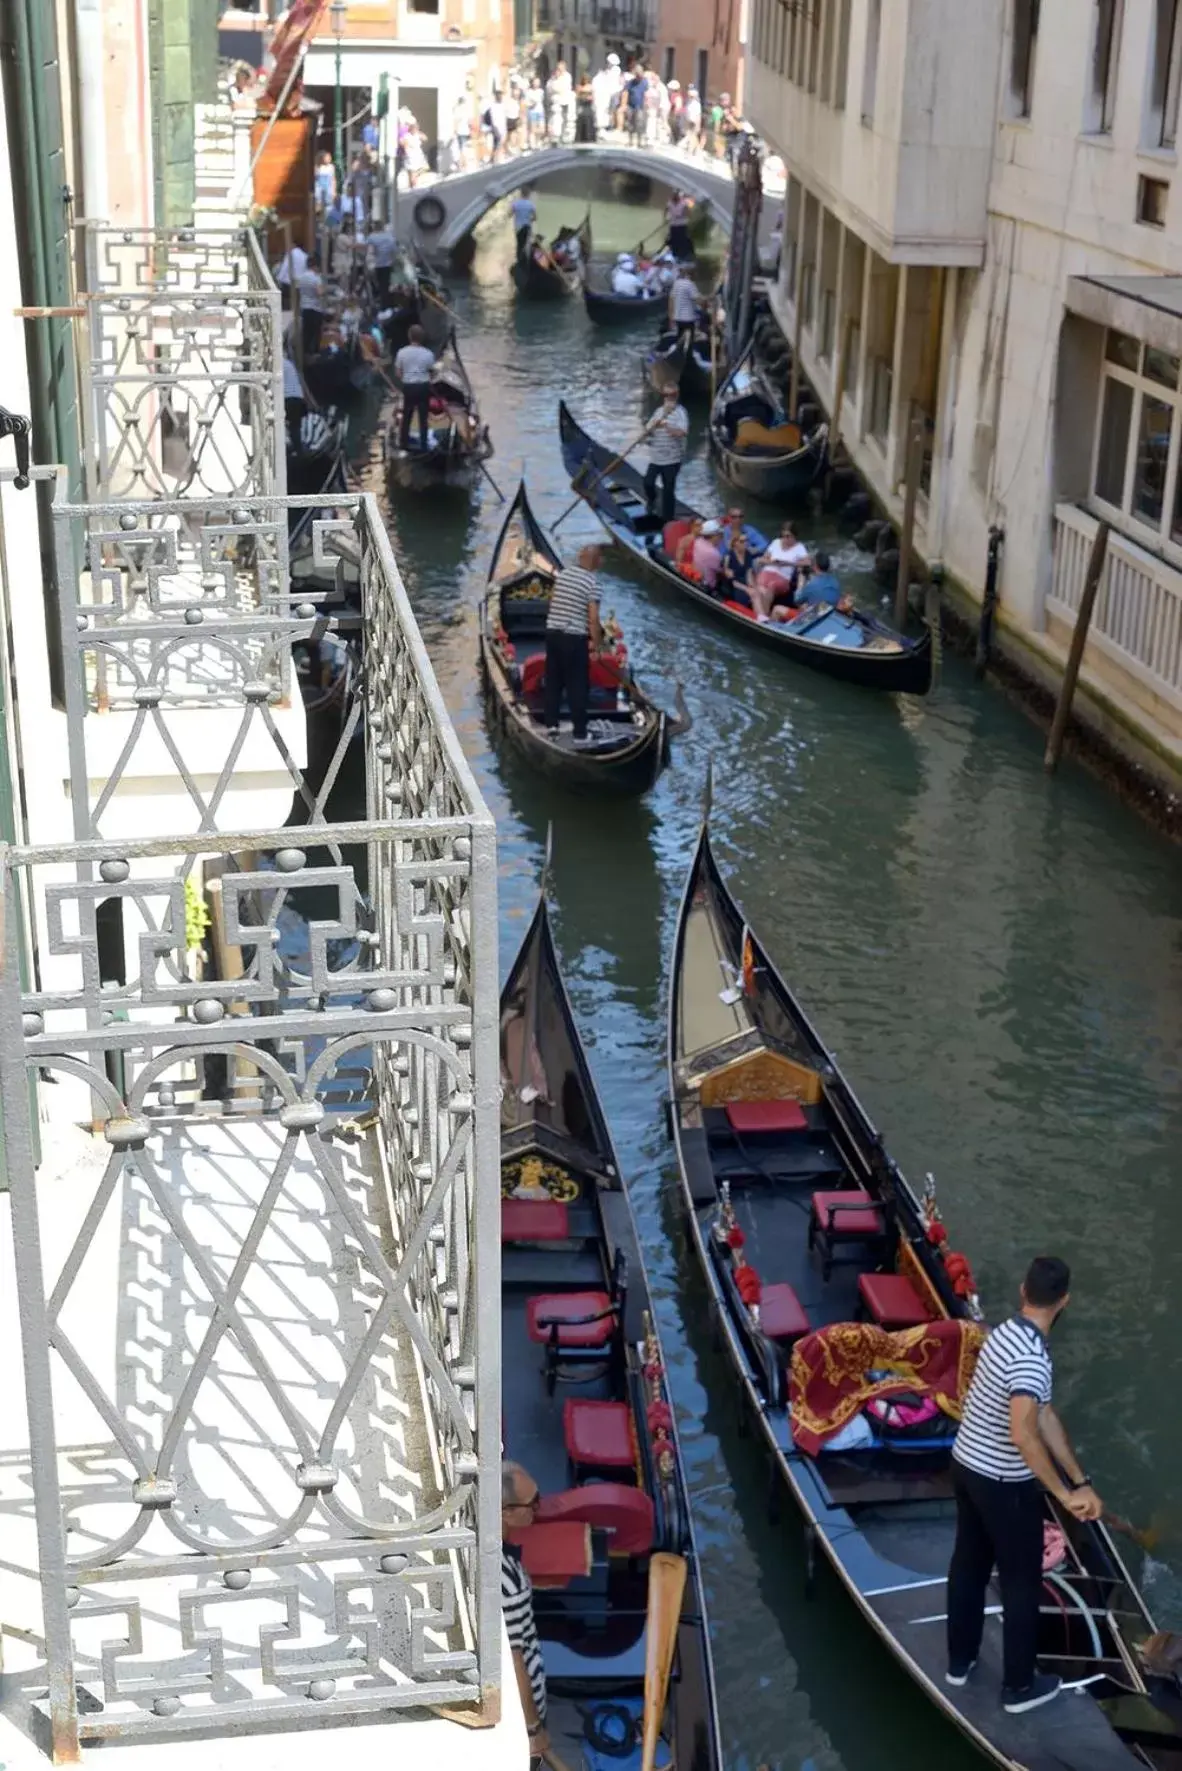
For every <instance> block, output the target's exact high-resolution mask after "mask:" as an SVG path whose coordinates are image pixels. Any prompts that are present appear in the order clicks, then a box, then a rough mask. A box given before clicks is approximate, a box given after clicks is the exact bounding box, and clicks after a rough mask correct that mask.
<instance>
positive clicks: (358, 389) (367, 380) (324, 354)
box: [303, 326, 374, 411]
mask: <svg viewBox="0 0 1182 1771" xmlns="http://www.w3.org/2000/svg"><path fill="white" fill-rule="evenodd" d="M303 373H304V384H305V386H306V387H307V389H308V393H309V395H310V396H311V398H312V399H313V400H315V402H316V404H317V405H318V406H336V407H338V408H339V409H340V410H341V411H347V410H349V409H351V408H352V407H353V406H355V405H357V404H358V402H359V401H360V400H362V399H363V398H364V397H365V394H366V392H367V390H368V389H369V387H370V386H371V385H372V383H373V379H374V370H373V364H372V363H371V362H370V360H369V358H368V357H367V356H366V354H365V349H364V346H363V344H362V340H361V334H360V332H359V331H358V329H357V328H356V327H354V326H350V327H348V328H346V329H345V330H344V331H341V329H340V328H339V327H338V328H337V329H336V331H335V332H334V333H333V335H332V337H331V341H330V342H329V343H327V344H326V345H325V346H324V347H323V349H321V350H319V351H316V352H314V353H313V354H311V355H307V356H305V358H304V369H303Z"/></svg>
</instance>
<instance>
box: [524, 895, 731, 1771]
mask: <svg viewBox="0 0 1182 1771" xmlns="http://www.w3.org/2000/svg"><path fill="white" fill-rule="evenodd" d="M501 1100H502V1107H501V1198H502V1224H501V1238H502V1248H501V1287H502V1306H501V1336H502V1341H501V1344H502V1354H503V1359H502V1372H503V1377H502V1432H503V1441H504V1454H505V1456H506V1457H507V1458H510V1459H512V1460H513V1461H514V1462H516V1463H518V1464H520V1465H522V1466H523V1467H524V1468H525V1469H526V1470H527V1471H528V1473H529V1475H530V1476H531V1477H532V1478H533V1479H534V1481H536V1483H537V1484H538V1487H539V1490H540V1493H541V1498H540V1500H539V1502H538V1504H537V1507H536V1511H535V1514H534V1520H533V1523H532V1524H529V1525H527V1526H524V1527H523V1528H522V1529H520V1530H517V1531H514V1532H511V1533H510V1539H511V1542H512V1543H513V1544H514V1545H515V1548H516V1550H517V1551H518V1552H519V1553H520V1555H521V1558H522V1561H523V1563H524V1566H525V1568H526V1570H527V1572H529V1573H530V1575H531V1578H532V1579H533V1581H534V1592H533V1608H534V1617H535V1622H536V1625H537V1630H538V1635H539V1638H540V1643H541V1648H542V1655H543V1661H544V1666H545V1674H546V1686H547V1712H546V1729H547V1733H548V1734H549V1737H550V1744H551V1749H552V1752H553V1753H554V1755H555V1758H554V1763H556V1764H557V1763H563V1764H567V1765H572V1766H573V1765H577V1764H580V1763H582V1764H586V1765H591V1764H594V1765H596V1766H606V1765H608V1764H611V1765H612V1766H619V1767H620V1771H637V1768H638V1767H639V1766H640V1765H641V1763H642V1755H643V1753H644V1740H645V1733H646V1725H647V1728H648V1731H649V1738H650V1744H651V1745H652V1746H653V1747H654V1748H655V1753H654V1755H653V1756H652V1757H650V1758H648V1759H647V1761H646V1762H647V1763H650V1764H655V1765H656V1766H657V1767H664V1766H669V1765H673V1766H676V1767H677V1768H678V1771H718V1768H719V1766H720V1764H721V1751H720V1746H719V1739H718V1722H717V1715H716V1708H715V1697H714V1675H713V1667H712V1664H711V1658H710V1642H709V1631H708V1628H707V1622H706V1617H705V1611H704V1601H703V1593H702V1582H701V1575H700V1570H699V1566H698V1558H697V1553H696V1549H695V1545H694V1538H693V1531H692V1527H691V1523H690V1510H689V1498H688V1494H687V1492H686V1482H685V1473H684V1468H683V1465H682V1460H681V1454H680V1449H679V1446H678V1441H677V1429H676V1424H675V1422H674V1417H673V1412H672V1407H671V1404H670V1398H669V1394H668V1390H667V1386H666V1379H665V1370H664V1361H663V1358H662V1353H661V1346H660V1342H659V1340H658V1337H657V1333H656V1328H655V1324H654V1320H653V1315H652V1305H651V1300H650V1297H649V1292H648V1284H647V1280H646V1277H645V1271H644V1264H643V1261H642V1259H641V1252H640V1242H639V1238H638V1236H637V1231H636V1224H635V1220H634V1218H633V1216H632V1212H631V1208H630V1205H629V1201H628V1195H627V1192H626V1190H625V1188H624V1184H623V1180H622V1177H621V1174H620V1167H619V1163H618V1161H617V1158H616V1154H615V1151H614V1149H613V1147H612V1141H611V1136H610V1133H609V1131H608V1128H607V1124H606V1121H605V1118H604V1113H603V1108H602V1105H601V1103H600V1100H599V1097H598V1095H597V1093H596V1089H595V1085H594V1083H593V1081H592V1079H591V1073H590V1070H589V1068H588V1065H587V1061H586V1057H585V1055H584V1052H583V1048H582V1044H581V1041H580V1039H579V1034H578V1029H577V1027H576V1025H575V1021H574V1016H573V1013H572V1010H571V1006H570V1002H569V999H568V997H567V994H566V989H565V986H564V984H563V980H562V976H561V973H560V970H559V965H558V957H557V954H556V952H555V948H554V942H553V938H552V936H551V932H550V924H549V918H548V916H547V912H546V903H545V896H544V893H543V896H542V897H541V899H540V900H539V903H538V907H537V910H536V912H535V914H534V918H533V921H532V923H531V925H530V928H529V930H528V932H527V934H526V937H525V941H524V943H523V945H522V948H521V951H520V953H519V954H518V956H517V959H516V961H515V962H514V965H513V969H512V971H511V972H510V974H509V978H508V980H507V982H506V984H505V988H504V991H503V993H502V996H501ZM543 1583H544V1584H543ZM662 1659H663V1660H664V1664H665V1665H666V1666H668V1667H670V1677H669V1678H668V1679H667V1680H666V1679H664V1678H663V1677H662V1676H661V1671H660V1667H659V1665H658V1662H660V1661H661V1660H662ZM646 1668H647V1674H646ZM510 1676H511V1675H510ZM595 1747H598V1749H599V1751H598V1752H595V1753H594V1754H593V1749H594V1748H595Z"/></svg>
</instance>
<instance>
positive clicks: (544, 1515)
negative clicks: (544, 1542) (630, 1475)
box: [533, 1482, 654, 1556]
mask: <svg viewBox="0 0 1182 1771" xmlns="http://www.w3.org/2000/svg"><path fill="white" fill-rule="evenodd" d="M535 1518H536V1520H537V1523H536V1524H535V1525H534V1527H533V1529H534V1530H535V1531H537V1530H539V1529H540V1527H541V1526H542V1525H544V1524H549V1523H550V1521H552V1520H560V1519H562V1520H571V1519H580V1520H583V1521H585V1523H586V1524H588V1525H590V1526H592V1527H593V1528H594V1529H595V1530H596V1531H606V1532H607V1533H608V1550H609V1552H610V1553H612V1554H615V1555H619V1556H643V1555H645V1554H646V1552H647V1551H649V1550H651V1549H652V1547H653V1519H654V1515H653V1503H652V1501H651V1499H650V1498H649V1496H648V1495H647V1494H646V1493H645V1492H644V1490H643V1488H629V1487H628V1486H627V1485H626V1484H625V1483H623V1482H588V1483H587V1484H586V1486H585V1487H582V1488H567V1489H565V1490H564V1491H563V1493H561V1494H545V1495H543V1496H542V1498H541V1500H540V1501H539V1502H538V1510H537V1513H536V1515H535Z"/></svg>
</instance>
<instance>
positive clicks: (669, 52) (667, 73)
mask: <svg viewBox="0 0 1182 1771" xmlns="http://www.w3.org/2000/svg"><path fill="white" fill-rule="evenodd" d="M676 67H677V51H676V49H675V48H674V47H673V45H672V43H670V44H667V45H666V48H665V65H664V67H663V68H662V70H661V78H662V80H663V81H664V82H665V84H666V86H668V84H669V82H670V80H673V79H675V78H676V74H675V71H674V70H675V69H676Z"/></svg>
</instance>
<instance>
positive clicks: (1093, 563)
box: [1042, 523, 1109, 774]
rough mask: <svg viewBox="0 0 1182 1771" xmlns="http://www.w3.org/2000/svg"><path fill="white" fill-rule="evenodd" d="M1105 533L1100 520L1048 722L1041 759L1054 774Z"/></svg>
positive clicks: (1100, 572) (1098, 575) (1092, 605)
mask: <svg viewBox="0 0 1182 1771" xmlns="http://www.w3.org/2000/svg"><path fill="white" fill-rule="evenodd" d="M1108 536H1109V525H1108V524H1107V523H1101V524H1100V526H1099V528H1098V529H1097V530H1096V533H1095V536H1094V537H1093V540H1092V552H1091V556H1090V558H1089V559H1088V571H1087V577H1086V578H1085V579H1084V586H1083V592H1082V594H1081V595H1080V599H1079V612H1078V614H1077V615H1076V617H1075V630H1074V632H1073V633H1072V635H1071V650H1070V651H1069V652H1068V654H1067V668H1066V670H1065V671H1064V672H1063V682H1062V685H1061V687H1060V689H1059V700H1058V703H1057V704H1056V707H1055V717H1054V719H1053V720H1052V721H1051V734H1050V737H1049V738H1048V739H1047V748H1046V755H1045V756H1044V757H1043V759H1042V760H1043V767H1044V768H1045V769H1046V770H1047V771H1048V772H1049V773H1050V774H1054V772H1055V770H1056V769H1057V768H1058V766H1059V758H1060V756H1062V754H1063V740H1064V739H1065V738H1066V736H1067V726H1068V722H1069V721H1070V719H1071V703H1072V702H1073V701H1074V699H1075V685H1076V683H1077V682H1078V681H1079V668H1080V665H1081V664H1082V663H1083V655H1084V647H1085V646H1086V645H1087V643H1088V628H1089V627H1090V626H1091V625H1092V611H1093V610H1094V609H1095V607H1096V596H1097V593H1098V592H1099V589H1100V579H1101V578H1102V577H1103V574H1104V560H1105V558H1106V556H1107V553H1108Z"/></svg>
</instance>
